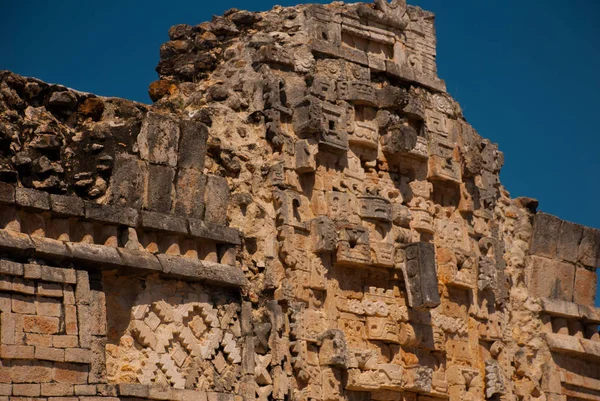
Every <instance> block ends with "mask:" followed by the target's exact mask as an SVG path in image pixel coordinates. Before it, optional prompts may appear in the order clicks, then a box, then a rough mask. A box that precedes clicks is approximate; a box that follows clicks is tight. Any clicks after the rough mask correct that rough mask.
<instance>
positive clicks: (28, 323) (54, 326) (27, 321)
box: [23, 315, 60, 334]
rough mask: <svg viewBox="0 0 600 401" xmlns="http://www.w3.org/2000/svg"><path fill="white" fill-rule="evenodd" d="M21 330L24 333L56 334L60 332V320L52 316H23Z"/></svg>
mask: <svg viewBox="0 0 600 401" xmlns="http://www.w3.org/2000/svg"><path fill="white" fill-rule="evenodd" d="M23 329H24V330H25V332H26V333H39V334H57V333H59V331H60V319H59V318H57V317H52V316H28V315H26V316H24V317H23Z"/></svg>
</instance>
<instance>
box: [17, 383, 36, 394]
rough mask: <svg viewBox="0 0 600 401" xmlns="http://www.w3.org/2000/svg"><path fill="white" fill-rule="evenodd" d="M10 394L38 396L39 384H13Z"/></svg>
mask: <svg viewBox="0 0 600 401" xmlns="http://www.w3.org/2000/svg"><path fill="white" fill-rule="evenodd" d="M12 394H13V395H14V396H20V397H39V396H40V384H39V383H27V384H13V386H12Z"/></svg>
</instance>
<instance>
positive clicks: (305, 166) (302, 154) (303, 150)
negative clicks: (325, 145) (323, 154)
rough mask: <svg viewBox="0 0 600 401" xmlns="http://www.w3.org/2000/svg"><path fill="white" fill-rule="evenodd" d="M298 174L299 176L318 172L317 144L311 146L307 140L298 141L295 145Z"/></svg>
mask: <svg viewBox="0 0 600 401" xmlns="http://www.w3.org/2000/svg"><path fill="white" fill-rule="evenodd" d="M294 150H295V158H296V172H297V173H298V174H305V173H312V172H314V171H316V170H317V158H316V156H317V153H318V152H319V149H318V146H317V145H316V144H314V145H313V144H311V143H310V142H309V141H308V140H307V139H303V140H299V141H296V144H295V149H294Z"/></svg>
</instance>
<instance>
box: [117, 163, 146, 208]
mask: <svg viewBox="0 0 600 401" xmlns="http://www.w3.org/2000/svg"><path fill="white" fill-rule="evenodd" d="M147 178H148V163H147V162H144V161H142V160H139V159H138V158H137V157H135V156H132V155H128V154H126V153H120V154H118V155H117V157H116V159H115V167H114V170H113V173H112V176H111V179H110V202H111V203H112V204H113V205H118V206H123V207H131V208H134V209H139V208H141V207H142V201H143V194H144V189H145V188H146V181H147Z"/></svg>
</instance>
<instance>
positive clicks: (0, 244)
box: [0, 230, 35, 257]
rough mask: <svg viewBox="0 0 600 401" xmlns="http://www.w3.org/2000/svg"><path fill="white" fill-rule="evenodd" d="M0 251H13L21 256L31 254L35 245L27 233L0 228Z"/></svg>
mask: <svg viewBox="0 0 600 401" xmlns="http://www.w3.org/2000/svg"><path fill="white" fill-rule="evenodd" d="M0 251H5V252H11V253H15V254H18V255H19V256H21V257H27V256H33V254H34V252H35V245H34V244H33V241H32V240H31V238H30V237H29V235H27V234H23V233H19V232H15V231H7V230H0Z"/></svg>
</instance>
